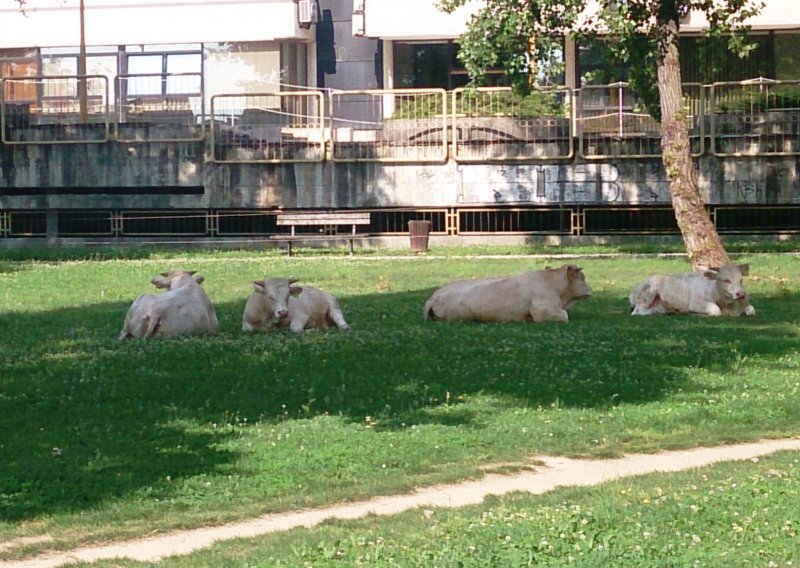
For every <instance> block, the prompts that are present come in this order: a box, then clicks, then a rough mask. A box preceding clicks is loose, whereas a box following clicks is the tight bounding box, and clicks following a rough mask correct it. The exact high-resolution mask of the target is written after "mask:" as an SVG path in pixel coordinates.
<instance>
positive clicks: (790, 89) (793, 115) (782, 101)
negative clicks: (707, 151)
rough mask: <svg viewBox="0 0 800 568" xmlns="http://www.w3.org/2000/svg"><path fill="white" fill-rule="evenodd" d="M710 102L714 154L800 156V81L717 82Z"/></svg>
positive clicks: (712, 90) (756, 80)
mask: <svg viewBox="0 0 800 568" xmlns="http://www.w3.org/2000/svg"><path fill="white" fill-rule="evenodd" d="M708 99H709V120H710V133H711V152H712V153H713V154H714V155H716V156H794V155H799V154H800V81H774V80H772V79H765V78H763V77H759V78H757V79H752V80H749V81H741V82H738V83H730V82H727V83H726V82H722V83H714V84H713V85H711V86H710V87H709V95H708Z"/></svg>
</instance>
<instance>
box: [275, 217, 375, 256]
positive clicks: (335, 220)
mask: <svg viewBox="0 0 800 568" xmlns="http://www.w3.org/2000/svg"><path fill="white" fill-rule="evenodd" d="M369 223H370V216H369V212H367V211H291V212H282V213H278V215H277V220H276V224H277V225H278V226H279V227H289V228H290V233H289V234H280V235H272V236H270V239H271V240H275V241H285V242H286V243H287V245H288V248H287V252H288V253H289V256H292V243H294V242H296V241H334V240H343V239H347V240H348V241H349V242H350V254H353V242H354V241H355V240H356V239H364V238H367V237H369V235H368V234H367V233H359V232H358V230H357V229H358V227H359V226H362V225H369ZM341 225H350V232H349V233H334V234H317V233H297V232H296V231H295V228H296V227H314V226H319V227H322V228H323V229H324V228H325V227H337V226H341Z"/></svg>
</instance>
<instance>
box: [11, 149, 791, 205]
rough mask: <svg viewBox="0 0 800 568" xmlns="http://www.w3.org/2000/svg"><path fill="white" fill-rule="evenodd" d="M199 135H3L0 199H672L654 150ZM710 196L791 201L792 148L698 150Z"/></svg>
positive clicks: (713, 199) (721, 200)
mask: <svg viewBox="0 0 800 568" xmlns="http://www.w3.org/2000/svg"><path fill="white" fill-rule="evenodd" d="M208 155H209V152H208V148H207V146H206V143H205V142H196V143H190V142H186V143H137V144H124V143H117V142H109V143H103V144H62V145H56V144H33V145H2V144H0V209H28V208H32V209H38V208H41V207H58V208H268V207H287V208H291V207H303V208H306V207H308V208H311V207H320V208H328V207H400V206H402V207H450V206H452V207H456V206H468V205H487V206H489V205H496V204H519V205H547V204H558V203H597V204H618V205H624V204H654V203H668V202H669V187H668V182H667V179H666V175H665V173H664V169H663V167H662V166H661V162H660V160H658V159H635V160H634V159H629V160H615V161H597V162H585V161H580V160H577V159H576V160H573V161H567V162H565V163H559V164H523V165H511V164H494V165H491V164H459V163H456V162H455V161H452V160H451V161H448V162H447V163H443V164H400V165H395V164H380V163H332V162H320V163H300V164H223V163H212V162H210V161H208ZM697 164H698V171H699V180H700V186H701V188H702V191H703V193H704V195H705V198H706V201H707V202H708V203H709V204H739V203H748V204H756V203H758V204H797V203H800V157H798V156H792V157H769V158H768V157H761V158H755V157H748V158H724V159H723V158H716V157H713V156H704V157H702V158H700V159H699V160H698V161H697Z"/></svg>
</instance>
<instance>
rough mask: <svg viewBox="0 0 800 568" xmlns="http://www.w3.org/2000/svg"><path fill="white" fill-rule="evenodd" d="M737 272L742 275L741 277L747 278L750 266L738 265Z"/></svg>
mask: <svg viewBox="0 0 800 568" xmlns="http://www.w3.org/2000/svg"><path fill="white" fill-rule="evenodd" d="M739 272H741V273H742V276H747V275H748V274H750V265H749V264H740V265H739Z"/></svg>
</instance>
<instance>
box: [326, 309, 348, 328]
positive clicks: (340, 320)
mask: <svg viewBox="0 0 800 568" xmlns="http://www.w3.org/2000/svg"><path fill="white" fill-rule="evenodd" d="M328 315H329V316H330V319H331V321H332V322H333V323H334V325H336V327H338V328H339V329H341V330H342V331H347V330H349V329H350V326H349V325H348V324H347V322H346V321H345V320H344V314H343V313H342V311H341V310H331V311H330V312H329V314H328Z"/></svg>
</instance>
